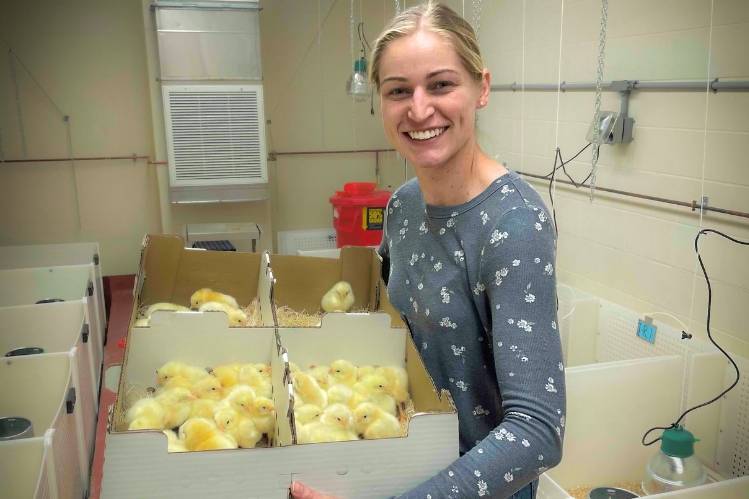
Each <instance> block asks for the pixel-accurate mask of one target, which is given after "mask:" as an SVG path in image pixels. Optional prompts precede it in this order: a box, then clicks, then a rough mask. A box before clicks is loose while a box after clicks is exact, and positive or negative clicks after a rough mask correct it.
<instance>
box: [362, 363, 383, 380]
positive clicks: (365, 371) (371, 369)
mask: <svg viewBox="0 0 749 499" xmlns="http://www.w3.org/2000/svg"><path fill="white" fill-rule="evenodd" d="M379 368H380V366H361V367H359V375H358V376H357V380H358V381H361V380H363V379H364V378H365V377H367V376H369V375H370V374H377V370H378V369H379Z"/></svg>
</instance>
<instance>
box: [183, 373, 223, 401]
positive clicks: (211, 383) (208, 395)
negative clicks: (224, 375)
mask: <svg viewBox="0 0 749 499" xmlns="http://www.w3.org/2000/svg"><path fill="white" fill-rule="evenodd" d="M191 392H192V394H193V395H195V396H196V397H198V398H199V399H208V400H213V401H216V402H218V401H219V400H221V399H223V398H224V387H223V386H221V382H220V381H219V380H218V379H217V378H216V377H214V376H210V375H209V376H206V377H204V378H201V379H199V380H197V381H196V382H195V383H194V384H193V388H192V390H191Z"/></svg>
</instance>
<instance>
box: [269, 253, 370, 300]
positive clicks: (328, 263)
mask: <svg viewBox="0 0 749 499" xmlns="http://www.w3.org/2000/svg"><path fill="white" fill-rule="evenodd" d="M270 265H271V267H272V268H273V276H274V277H275V279H276V284H275V286H274V290H273V292H274V295H275V300H276V301H277V303H278V305H279V306H284V305H286V306H290V307H292V308H293V309H294V310H295V311H297V312H302V311H306V312H307V313H310V314H314V313H316V312H317V311H318V310H320V302H321V301H322V297H323V296H324V295H325V293H327V292H328V291H329V290H330V288H332V287H333V285H335V283H337V282H338V281H340V280H341V260H339V259H335V258H312V257H305V256H295V255H273V256H272V257H271V261H270ZM357 299H358V297H357Z"/></svg>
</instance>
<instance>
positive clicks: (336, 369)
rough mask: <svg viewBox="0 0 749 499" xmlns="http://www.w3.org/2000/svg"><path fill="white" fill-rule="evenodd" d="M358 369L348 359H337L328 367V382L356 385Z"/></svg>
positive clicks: (331, 383) (331, 384)
mask: <svg viewBox="0 0 749 499" xmlns="http://www.w3.org/2000/svg"><path fill="white" fill-rule="evenodd" d="M357 375H358V369H357V367H356V366H355V365H354V364H352V363H351V362H349V361H347V360H343V359H341V360H336V361H335V362H333V363H332V364H331V365H330V369H328V382H329V383H330V386H334V385H346V386H354V383H356V382H357Z"/></svg>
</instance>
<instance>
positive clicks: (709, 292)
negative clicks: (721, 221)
mask: <svg viewBox="0 0 749 499" xmlns="http://www.w3.org/2000/svg"><path fill="white" fill-rule="evenodd" d="M710 232H712V233H713V234H718V235H719V236H721V237H724V238H726V239H728V240H729V241H732V242H734V243H736V244H741V245H743V246H749V242H747V241H739V240H738V239H734V238H732V237H731V236H727V235H725V234H723V233H722V232H719V231H717V230H714V229H703V230H701V231H699V232H698V233H697V237H695V238H694V250H695V251H696V252H697V260H699V262H700V267H702V274H703V275H704V276H705V281H706V282H707V337H708V338H710V342H711V343H712V344H713V345H715V347H716V348H717V349H718V350H720V351H721V352H722V353H723V355H725V356H726V357H727V358H728V361H729V362H730V363H731V364H733V368H734V369H736V380H735V381H734V382H733V384H731V386H729V387H728V388H727V389H725V390H723V392H721V394H720V395H718V396H717V397H715V398H714V399H712V400H708V401H707V402H704V403H702V404H699V405H696V406H694V407H692V408H691V409H687V410H686V411H684V413H683V414H682V415H681V416H679V419H677V420H676V422H675V423H673V424H671V426H665V427H664V426H656V427H655V428H651V429H649V430H648V431H647V432H646V433H645V435H643V436H642V445H645V446H648V445H653V444H654V443H656V442H657V441H658V440H660V439H661V437H658V438H656V439H655V440H652V441H650V442H648V443H645V439H646V438H647V437H648V435H649V434H650V433H651V432H653V431H655V430H670V429H671V428H676V427H677V426H678V425H679V423H680V422H681V420H682V419H684V416H686V415H687V414H689V413H690V412H692V411H694V410H695V409H699V408H700V407H705V406H707V405H710V404H712V403H713V402H715V401H716V400H719V399H720V398H721V397H722V396H723V395H725V394H726V393H728V392H730V391H731V390H733V388H734V387H735V386H736V385H738V384H739V379H740V377H741V375H740V374H739V366H737V365H736V362H734V360H733V359H732V358H731V356H730V355H728V352H726V351H725V350H723V349H722V348H721V347H720V345H718V344H717V343H716V342H715V340H714V339H713V335H712V333H711V332H710V314H711V308H712V303H713V288H712V287H711V286H710V279H709V278H708V277H707V270H705V264H704V263H703V262H702V256H701V255H700V249H699V247H698V244H697V243H698V241H699V240H700V236H702V235H703V234H707V233H710Z"/></svg>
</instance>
